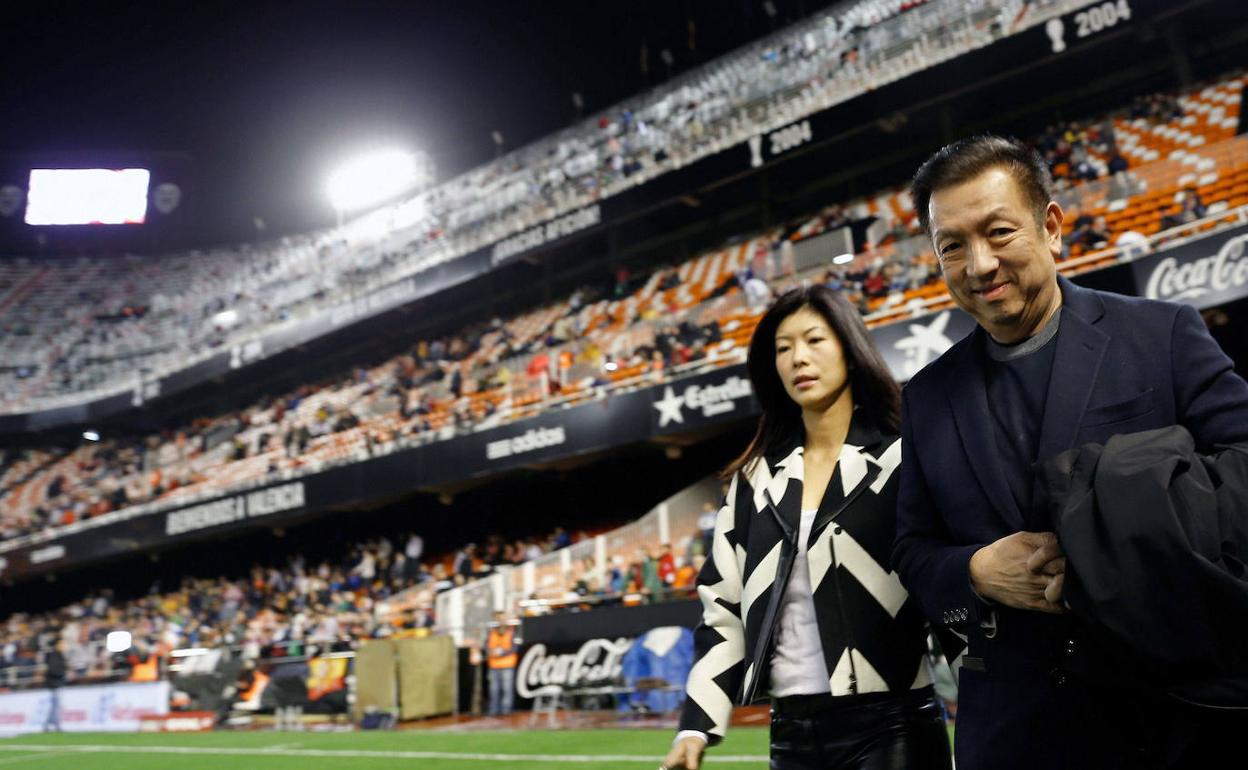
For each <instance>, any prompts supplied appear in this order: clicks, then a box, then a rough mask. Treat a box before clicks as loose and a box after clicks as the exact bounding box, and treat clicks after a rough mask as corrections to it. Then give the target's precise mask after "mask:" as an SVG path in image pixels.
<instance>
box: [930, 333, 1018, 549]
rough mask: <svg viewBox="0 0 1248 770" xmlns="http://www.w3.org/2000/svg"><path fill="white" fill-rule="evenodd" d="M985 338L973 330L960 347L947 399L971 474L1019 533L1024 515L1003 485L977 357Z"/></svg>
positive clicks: (980, 362) (982, 369)
mask: <svg viewBox="0 0 1248 770" xmlns="http://www.w3.org/2000/svg"><path fill="white" fill-rule="evenodd" d="M984 334H985V332H984V330H983V329H982V328H979V327H976V329H975V331H974V332H972V333H971V338H969V339H967V341H966V343H965V344H964V345H963V346H962V349H961V350H960V351H959V356H960V357H961V359H962V360H961V361H960V362H959V364H958V365H957V366H956V367H953V368H952V370H953V371H954V372H956V374H957V381H956V382H951V383H950V387H947V388H945V392H946V393H947V394H948V396H949V405H950V407H951V408H952V410H953V420H954V424H955V425H957V428H958V436H959V437H960V438H961V439H962V447H963V449H965V450H966V455H967V457H968V458H970V461H971V471H972V472H973V473H974V474H975V478H976V479H977V480H978V481H979V485H980V487H982V488H983V490H984V494H985V495H987V497H988V500H989V501H991V503H992V506H993V508H995V509H996V510H997V512H998V513H1000V514H1001V517H1002V518H1004V519H1005V520H1006V521H1007V522H1008V523H1009V524H1010V526H1011V527H1013V528H1014V529H1015V530H1021V529H1023V512H1022V511H1020V510H1019V509H1018V503H1017V502H1015V500H1014V495H1013V494H1012V493H1011V492H1010V487H1009V485H1008V484H1006V482H1005V471H1004V469H1003V468H1002V466H1001V456H1000V453H999V452H998V451H997V445H996V442H995V441H994V440H993V437H992V425H991V422H992V417H991V415H990V413H989V411H988V385H987V383H986V381H985V379H984V364H983V361H982V359H981V354H980V349H981V348H982V345H983V342H982V339H981V338H982V336H983V335H984Z"/></svg>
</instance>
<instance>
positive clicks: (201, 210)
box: [0, 0, 829, 244]
mask: <svg viewBox="0 0 1248 770" xmlns="http://www.w3.org/2000/svg"><path fill="white" fill-rule="evenodd" d="M828 4H829V3H828V2H826V0H805V1H803V0H772V2H771V4H770V5H771V7H772V8H774V10H775V11H776V13H775V16H774V17H772V16H770V15H769V14H768V13H767V12H766V8H765V5H766V3H764V2H763V0H683V1H682V0H631V1H626V0H615V1H613V2H606V1H605V0H604V1H599V2H594V1H592V0H579V1H578V0H545V1H537V0H533V1H526V2H522V1H520V0H511V1H510V2H507V1H496V2H484V1H483V0H456V1H455V2H417V1H414V0H413V1H410V2H397V1H391V2H383V1H380V0H373V1H371V2H358V1H357V2H338V3H330V2H286V3H278V2H253V3H234V2H211V3H203V2H198V3H161V4H156V3H142V2H134V3H128V2H127V3H117V2H33V3H25V4H21V5H19V4H16V3H6V5H5V19H4V22H3V24H2V25H0V67H2V68H3V72H4V76H3V77H2V78H0V107H2V112H0V114H2V115H3V121H2V123H0V153H2V154H5V155H9V156H14V155H17V156H22V155H24V154H26V153H37V152H73V153H78V154H83V153H85V154H86V155H88V156H89V155H90V153H92V152H101V153H107V152H120V151H174V152H181V153H186V154H188V155H190V156H191V158H192V160H193V163H194V168H195V174H196V177H197V184H198V188H199V189H198V194H197V196H196V197H197V200H196V201H195V202H194V203H195V211H196V216H195V219H196V221H195V228H194V233H195V234H194V236H193V238H194V239H195V240H198V241H200V242H202V243H205V244H207V243H214V242H216V243H219V242H229V241H237V240H247V239H255V238H256V237H257V231H256V230H255V228H254V226H253V218H254V217H261V218H262V219H263V220H264V221H265V222H266V224H267V235H275V234H282V233H289V232H298V231H301V230H307V229H311V228H315V227H321V226H325V225H328V224H330V223H332V221H333V218H334V217H333V213H332V211H331V210H330V207H329V205H328V203H326V202H325V199H324V196H323V194H322V182H323V179H324V177H325V175H326V173H327V172H328V170H329V169H331V168H332V167H333V166H334V165H336V164H337V163H338V162H339V161H341V160H343V159H345V158H347V157H349V156H350V155H352V154H354V151H356V150H358V149H366V148H368V147H370V146H374V145H378V144H387V143H393V144H398V145H400V146H405V147H411V148H419V149H423V150H425V151H427V152H429V153H430V154H431V155H432V156H433V158H434V161H435V163H436V164H437V167H438V174H439V178H441V179H446V178H449V177H450V176H453V175H454V174H456V173H457V172H461V171H464V170H467V169H469V168H471V167H473V166H475V165H478V164H480V163H482V162H485V161H487V160H489V159H490V158H492V157H493V156H494V153H495V147H494V144H493V141H492V140H491V137H490V135H491V132H492V131H494V130H499V131H501V132H502V134H503V136H504V138H505V141H506V149H515V148H518V147H520V146H522V145H523V144H525V143H528V142H530V141H533V140H535V139H538V138H540V137H542V136H544V135H546V134H549V133H551V132H552V131H554V130H557V129H559V128H561V127H563V126H566V125H568V124H569V123H571V122H572V121H573V120H574V119H575V118H576V113H575V110H574V106H573V102H572V98H571V94H572V92H574V91H578V92H580V93H581V94H582V95H583V98H584V103H585V111H586V114H592V113H593V112H595V111H597V110H601V109H604V108H606V107H609V106H610V105H612V104H614V103H616V102H618V101H620V100H621V99H624V98H626V97H628V96H630V95H633V94H635V93H637V92H639V91H642V90H644V89H646V88H649V87H652V86H654V85H658V84H659V83H661V82H663V81H664V80H666V79H667V77H668V74H669V72H668V67H667V66H666V65H665V64H664V62H663V60H662V58H661V51H662V50H663V49H667V50H669V51H671V53H672V55H673V57H674V59H675V63H674V65H673V66H672V67H671V74H679V73H681V72H683V71H686V70H688V69H689V68H691V67H693V66H696V65H697V64H700V63H703V62H705V61H707V60H709V59H711V58H714V57H715V56H717V55H721V54H723V53H725V52H727V51H730V50H732V49H733V48H736V47H737V46H739V45H742V44H744V43H746V42H748V41H750V40H751V39H754V38H757V37H759V36H761V35H763V34H765V33H767V32H768V31H769V30H771V29H774V28H777V27H779V26H782V25H783V24H784V23H786V20H793V19H796V18H799V17H802V16H805V15H807V14H809V13H811V12H814V11H816V10H818V9H820V8H823V7H826V6H827V5H828ZM691 24H692V26H691ZM643 46H644V48H645V50H646V51H647V52H648V71H643V69H642V58H643V57H642V50H643Z"/></svg>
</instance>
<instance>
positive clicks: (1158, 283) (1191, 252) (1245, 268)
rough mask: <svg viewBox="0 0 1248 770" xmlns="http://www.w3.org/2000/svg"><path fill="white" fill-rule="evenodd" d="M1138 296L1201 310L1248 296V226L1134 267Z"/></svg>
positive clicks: (1134, 263) (1142, 261) (1132, 266)
mask: <svg viewBox="0 0 1248 770" xmlns="http://www.w3.org/2000/svg"><path fill="white" fill-rule="evenodd" d="M1131 269H1132V271H1133V273H1134V276H1135V284H1136V287H1137V289H1136V290H1137V292H1138V293H1139V294H1140V296H1143V297H1148V298H1149V299H1163V300H1168V301H1170V302H1184V303H1186V304H1188V305H1193V306H1195V307H1196V308H1197V309H1200V310H1204V309H1205V308H1209V307H1216V306H1217V305H1223V304H1225V303H1227V302H1230V301H1232V300H1237V299H1240V298H1241V297H1244V296H1246V295H1248V226H1243V227H1236V228H1233V229H1231V230H1226V231H1224V232H1221V233H1218V234H1217V235H1212V236H1209V237H1208V238H1201V239H1200V240H1197V241H1194V242H1192V243H1187V244H1184V245H1182V246H1177V247H1175V248H1172V249H1166V250H1165V251H1161V252H1158V253H1157V254H1154V255H1152V256H1149V257H1146V258H1144V259H1140V260H1137V261H1135V262H1133V263H1131Z"/></svg>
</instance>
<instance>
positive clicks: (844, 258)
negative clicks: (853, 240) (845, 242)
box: [832, 254, 854, 265]
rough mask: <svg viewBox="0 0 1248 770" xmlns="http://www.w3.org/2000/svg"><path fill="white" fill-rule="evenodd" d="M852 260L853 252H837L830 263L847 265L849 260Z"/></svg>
mask: <svg viewBox="0 0 1248 770" xmlns="http://www.w3.org/2000/svg"><path fill="white" fill-rule="evenodd" d="M853 261H854V255H853V254H838V255H837V256H835V257H833V258H832V264H834V265H848V264H849V263H850V262H853Z"/></svg>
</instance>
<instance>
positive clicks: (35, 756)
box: [0, 747, 65, 765]
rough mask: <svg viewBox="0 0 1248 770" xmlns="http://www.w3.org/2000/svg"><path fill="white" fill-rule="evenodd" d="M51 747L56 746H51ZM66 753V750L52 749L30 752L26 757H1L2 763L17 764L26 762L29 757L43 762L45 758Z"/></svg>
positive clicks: (0, 761)
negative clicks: (49, 750)
mask: <svg viewBox="0 0 1248 770" xmlns="http://www.w3.org/2000/svg"><path fill="white" fill-rule="evenodd" d="M51 748H56V747H51ZM64 753H65V752H63V751H59V750H57V751H52V752H48V751H39V752H37V753H35V754H28V755H27V756H24V757H5V758H4V759H0V765H14V764H17V763H18V762H25V761H26V760H28V759H37V760H39V761H41V762H42V761H43V760H45V759H51V758H52V757H59V756H60V755H62V754H64Z"/></svg>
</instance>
